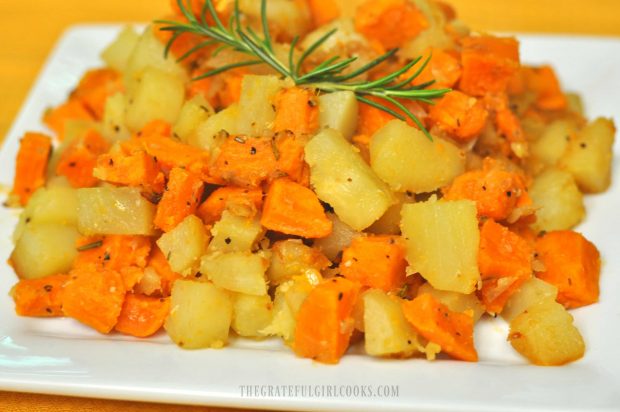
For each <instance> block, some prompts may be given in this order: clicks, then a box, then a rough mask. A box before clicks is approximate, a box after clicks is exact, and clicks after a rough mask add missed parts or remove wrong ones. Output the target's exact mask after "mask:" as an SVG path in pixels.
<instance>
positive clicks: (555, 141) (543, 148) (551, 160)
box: [531, 119, 577, 166]
mask: <svg viewBox="0 0 620 412" xmlns="http://www.w3.org/2000/svg"><path fill="white" fill-rule="evenodd" d="M576 131H577V124H576V122H575V121H574V120H572V119H560V120H556V121H555V122H553V123H551V124H550V125H549V126H547V127H546V128H545V130H544V131H543V133H542V135H541V136H540V137H539V138H538V139H537V140H536V141H535V142H533V143H532V145H531V152H532V155H533V156H535V157H536V158H537V159H538V160H540V161H542V162H543V163H545V164H547V165H550V166H553V165H555V164H556V163H557V162H558V160H560V158H561V157H562V155H563V154H564V151H565V150H566V147H567V146H568V142H569V141H570V140H571V138H572V137H573V136H574V134H575V132H576Z"/></svg>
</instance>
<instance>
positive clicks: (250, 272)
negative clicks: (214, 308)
mask: <svg viewBox="0 0 620 412" xmlns="http://www.w3.org/2000/svg"><path fill="white" fill-rule="evenodd" d="M267 266H269V261H268V260H267V259H266V258H265V257H263V256H261V255H260V254H258V253H256V254H252V253H250V252H231V253H216V254H209V255H206V256H204V257H203V258H202V263H201V265H200V271H201V272H202V273H203V274H204V275H207V276H208V278H209V279H210V280H211V281H213V283H215V284H216V285H218V286H219V287H221V288H224V289H227V290H230V291H233V292H239V293H245V294H247V295H256V296H261V295H266V294H267V282H266V281H265V271H266V270H267Z"/></svg>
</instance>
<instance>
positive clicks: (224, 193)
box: [197, 186, 263, 224]
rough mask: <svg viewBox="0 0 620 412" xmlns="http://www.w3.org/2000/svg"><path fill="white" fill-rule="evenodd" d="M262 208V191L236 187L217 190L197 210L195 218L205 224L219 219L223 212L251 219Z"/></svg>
mask: <svg viewBox="0 0 620 412" xmlns="http://www.w3.org/2000/svg"><path fill="white" fill-rule="evenodd" d="M262 207H263V191H262V190H260V189H247V188H243V187H236V186H225V187H220V188H217V189H216V190H215V191H214V192H213V193H211V194H210V195H209V197H207V200H205V201H204V202H203V203H202V204H201V205H200V207H199V208H198V212H197V216H198V217H200V218H201V219H202V220H203V222H205V224H212V223H215V222H217V221H218V220H220V219H221V217H222V213H223V212H224V210H231V211H232V212H233V213H234V214H236V215H240V216H247V217H253V216H255V215H256V214H257V212H259V211H260V210H261V209H262Z"/></svg>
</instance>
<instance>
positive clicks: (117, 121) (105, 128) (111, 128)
mask: <svg viewBox="0 0 620 412" xmlns="http://www.w3.org/2000/svg"><path fill="white" fill-rule="evenodd" d="M126 108H127V105H126V103H125V95H124V94H123V93H116V94H115V95H113V96H110V97H108V100H106V102H105V109H104V111H103V123H102V134H103V137H105V138H106V139H108V140H109V141H111V142H117V141H119V140H126V139H129V137H130V136H131V132H130V131H129V129H128V128H127V126H126V125H125V110H126Z"/></svg>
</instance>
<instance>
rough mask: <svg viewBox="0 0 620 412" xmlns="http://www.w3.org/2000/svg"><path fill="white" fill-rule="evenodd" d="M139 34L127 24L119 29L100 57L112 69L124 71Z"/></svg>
mask: <svg viewBox="0 0 620 412" xmlns="http://www.w3.org/2000/svg"><path fill="white" fill-rule="evenodd" d="M139 38H140V36H139V35H138V33H136V31H135V30H134V29H133V27H130V26H127V27H125V28H124V29H123V31H121V32H120V33H119V34H118V36H117V37H116V39H115V40H114V41H113V42H112V43H110V45H109V46H108V47H106V48H105V50H104V51H103V53H101V59H102V60H103V61H104V62H105V64H107V65H108V67H111V68H113V69H116V70H118V71H121V72H122V71H124V70H125V68H126V67H127V62H128V61H129V57H130V56H131V53H132V52H133V50H134V48H135V47H136V44H138V39H139Z"/></svg>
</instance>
